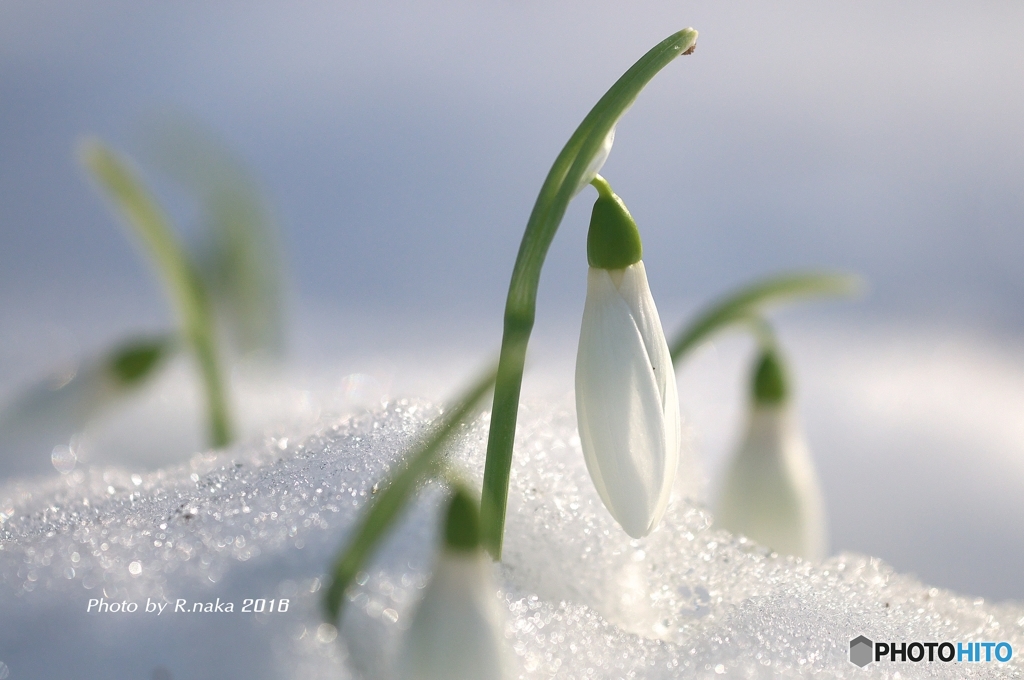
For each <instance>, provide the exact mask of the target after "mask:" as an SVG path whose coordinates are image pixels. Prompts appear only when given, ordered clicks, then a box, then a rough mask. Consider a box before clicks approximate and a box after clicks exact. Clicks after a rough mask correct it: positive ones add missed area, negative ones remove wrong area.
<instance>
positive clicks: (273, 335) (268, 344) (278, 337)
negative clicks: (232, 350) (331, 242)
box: [147, 119, 285, 359]
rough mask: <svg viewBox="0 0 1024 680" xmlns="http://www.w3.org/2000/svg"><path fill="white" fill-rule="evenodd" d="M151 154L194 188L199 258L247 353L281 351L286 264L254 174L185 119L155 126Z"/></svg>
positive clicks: (268, 354)
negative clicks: (199, 232) (200, 218)
mask: <svg viewBox="0 0 1024 680" xmlns="http://www.w3.org/2000/svg"><path fill="white" fill-rule="evenodd" d="M152 137H153V139H152V141H151V143H150V144H148V145H147V146H148V147H149V153H148V154H147V156H148V158H149V159H150V160H151V162H152V163H153V164H154V165H155V167H156V168H157V169H158V170H160V171H161V172H163V173H165V174H166V175H167V176H168V177H170V178H171V179H172V180H174V181H175V182H177V183H178V184H180V185H181V186H182V187H184V188H185V189H186V190H188V191H189V192H191V193H192V194H194V195H195V196H196V197H197V198H198V199H199V203H200V208H201V211H202V213H203V220H204V222H205V226H206V229H205V231H204V232H203V240H202V242H201V243H200V244H199V250H198V252H197V262H198V264H199V271H200V273H201V274H202V276H203V279H204V280H205V282H206V284H207V287H208V290H209V291H210V294H211V296H212V297H213V300H214V303H215V305H216V307H217V309H218V311H219V312H220V313H221V314H222V316H223V318H224V319H225V320H226V321H227V323H228V328H229V330H230V337H231V339H232V341H233V343H234V345H235V346H236V348H237V350H238V351H239V352H240V353H242V354H250V353H253V352H255V353H258V354H259V355H261V356H264V357H269V358H274V359H280V358H281V356H282V355H283V353H284V344H285V323H284V273H283V271H284V266H283V258H282V255H281V247H280V239H279V236H278V230H277V225H276V223H275V220H274V218H273V215H272V213H271V210H270V208H269V207H268V205H267V203H266V201H265V200H264V198H263V195H262V193H261V191H260V189H259V188H258V186H257V184H256V182H255V180H254V179H253V178H252V176H251V175H250V174H249V172H248V171H247V170H246V168H245V166H244V165H243V164H242V163H241V162H240V161H239V160H237V159H236V158H235V156H234V155H233V154H232V153H231V151H230V150H229V149H228V147H227V146H226V145H224V144H223V143H221V142H219V141H218V140H217V139H216V137H215V135H214V134H213V133H212V132H209V131H206V130H204V129H203V128H202V127H201V126H200V125H198V124H197V123H194V122H191V121H187V120H184V119H167V120H164V121H162V122H161V123H160V124H159V125H158V126H157V127H156V128H155V130H154V134H153V135H152Z"/></svg>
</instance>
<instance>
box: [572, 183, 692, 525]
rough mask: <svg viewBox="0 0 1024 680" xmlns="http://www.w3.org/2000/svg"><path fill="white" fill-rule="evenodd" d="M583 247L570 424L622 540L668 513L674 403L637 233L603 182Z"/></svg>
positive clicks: (676, 426)
mask: <svg viewBox="0 0 1024 680" xmlns="http://www.w3.org/2000/svg"><path fill="white" fill-rule="evenodd" d="M594 184H595V186H596V187H597V188H598V191H599V192H600V194H601V195H600V196H599V198H598V199H597V203H595V205H594V211H593V213H592V216H591V223H590V233H589V234H588V237H587V257H588V260H589V262H590V271H589V273H588V274H587V300H586V303H585V305H584V309H583V323H582V328H581V330H580V343H579V350H578V352H577V355H576V416H577V421H578V425H579V432H580V444H581V447H582V449H583V457H584V460H585V461H586V464H587V470H588V471H589V472H590V477H591V479H593V481H594V486H595V487H596V488H597V492H598V494H599V495H600V496H601V500H602V501H603V502H604V504H605V507H607V508H608V511H609V512H610V513H611V515H612V517H614V518H615V520H616V521H617V522H618V523H619V524H620V525H621V526H622V528H623V529H624V530H625V531H626V533H627V534H629V535H630V536H632V537H634V538H640V537H642V536H646V535H647V534H649V533H650V532H651V531H652V530H653V529H654V527H655V526H657V524H658V522H659V521H660V520H661V517H662V515H664V513H665V509H666V508H667V507H668V501H669V496H670V494H671V491H672V483H673V481H674V479H675V474H676V467H677V464H678V460H679V441H680V422H679V397H678V394H677V392H676V378H675V371H674V369H673V367H672V358H671V356H670V354H669V349H668V343H667V342H666V341H665V332H664V330H663V329H662V326H661V320H660V318H659V317H658V310H657V308H656V307H655V305H654V299H653V298H652V296H651V290H650V287H649V286H648V284H647V272H646V270H645V269H644V263H643V262H642V261H641V260H640V257H641V255H642V254H643V249H642V245H641V242H640V235H639V232H638V231H637V228H636V224H635V222H634V221H633V218H632V217H631V216H630V214H629V211H628V210H626V206H625V205H624V204H623V203H622V200H621V199H620V198H619V197H618V196H616V195H615V194H614V193H612V191H611V188H610V187H609V186H608V184H607V182H605V181H604V179H603V178H601V177H598V178H597V179H596V180H595V182H594Z"/></svg>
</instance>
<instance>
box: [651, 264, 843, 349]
mask: <svg viewBox="0 0 1024 680" xmlns="http://www.w3.org/2000/svg"><path fill="white" fill-rule="evenodd" d="M860 285H861V284H860V279H858V278H857V277H855V276H849V275H846V274H829V273H818V272H811V273H797V274H783V275H781V276H772V277H768V278H766V279H762V280H760V281H755V282H754V283H752V284H750V285H748V286H744V287H743V288H741V289H739V290H737V291H734V292H732V293H729V294H727V295H725V296H724V297H723V298H721V299H719V300H717V301H715V302H713V303H712V304H711V305H709V306H708V307H706V308H705V309H704V310H703V311H701V312H700V313H699V314H698V315H697V318H695V319H694V320H693V321H691V322H690V323H689V324H688V325H687V326H686V327H685V328H683V329H682V330H681V331H680V332H679V333H677V334H676V336H675V338H674V339H673V340H672V341H671V342H669V352H670V353H671V354H672V363H673V364H674V365H675V367H676V368H679V364H680V363H681V362H682V360H683V358H684V357H685V356H686V355H687V354H688V353H689V352H690V351H691V350H693V349H695V348H696V347H697V346H698V345H700V344H701V343H702V342H704V341H705V340H707V339H708V338H709V337H711V335H713V334H714V333H716V332H718V331H720V330H723V329H724V328H727V327H730V326H734V325H737V324H742V323H746V322H749V321H750V320H751V318H752V317H756V316H757V315H758V314H759V313H760V310H761V308H762V307H764V306H765V305H768V304H771V303H777V302H782V301H785V300H788V299H792V298H799V297H813V296H825V295H850V294H852V293H854V292H856V291H857V290H859V289H860Z"/></svg>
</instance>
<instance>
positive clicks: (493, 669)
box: [398, 489, 505, 680]
mask: <svg viewBox="0 0 1024 680" xmlns="http://www.w3.org/2000/svg"><path fill="white" fill-rule="evenodd" d="M492 568H493V567H492V562H491V560H490V558H489V557H488V556H487V553H485V552H484V550H483V548H482V547H481V545H480V520H479V516H478V512H477V509H476V504H475V503H474V501H473V500H472V499H471V498H470V496H469V494H468V493H467V492H466V491H464V490H462V489H457V490H456V492H455V495H454V496H453V497H452V500H451V503H450V504H449V506H448V514H447V518H446V520H445V527H444V546H443V548H442V550H441V553H440V555H439V556H438V559H437V563H436V564H435V566H434V575H433V577H432V578H431V580H430V583H429V584H427V587H426V592H425V593H424V596H423V600H422V601H421V602H420V604H419V608H418V609H417V610H416V614H415V615H414V617H413V620H412V624H411V625H410V627H409V630H408V631H407V632H406V635H405V639H404V641H403V646H402V649H401V652H400V656H399V659H398V671H399V678H401V680H501V678H503V677H505V675H504V667H503V666H504V639H503V637H502V630H501V623H500V617H499V615H498V609H497V600H496V599H495V593H496V589H495V586H494V583H493V581H492V577H491V569H492Z"/></svg>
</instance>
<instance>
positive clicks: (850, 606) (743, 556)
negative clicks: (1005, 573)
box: [0, 400, 1024, 680]
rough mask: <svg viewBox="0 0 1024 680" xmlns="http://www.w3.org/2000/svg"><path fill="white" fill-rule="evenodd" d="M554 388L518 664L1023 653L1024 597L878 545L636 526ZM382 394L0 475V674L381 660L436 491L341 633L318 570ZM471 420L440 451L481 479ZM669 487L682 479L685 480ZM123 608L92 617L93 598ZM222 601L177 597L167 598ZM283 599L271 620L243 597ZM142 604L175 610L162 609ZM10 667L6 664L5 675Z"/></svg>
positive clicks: (506, 573)
mask: <svg viewBox="0 0 1024 680" xmlns="http://www.w3.org/2000/svg"><path fill="white" fill-rule="evenodd" d="M569 404H570V403H569V402H559V401H555V402H551V401H545V402H534V403H531V404H528V405H524V406H523V407H522V409H521V415H520V429H519V434H518V438H517V452H516V457H515V463H514V473H513V477H512V491H511V493H510V504H509V520H508V526H507V538H506V546H505V556H504V562H503V564H502V565H500V566H496V567H495V576H496V579H497V584H498V588H499V589H498V591H497V592H496V593H495V597H496V598H499V599H500V601H501V602H502V603H504V609H505V611H506V612H507V624H506V637H507V639H508V643H509V648H510V650H511V653H510V657H511V658H512V659H513V661H514V665H515V671H516V675H518V676H519V677H523V678H547V677H558V678H573V679H576V680H579V679H581V678H627V677H628V678H677V677H780V676H781V677H786V676H805V675H806V676H811V675H820V676H824V677H846V678H860V677H865V678H867V677H894V678H895V677H957V678H960V677H1021V664H1020V662H1019V660H1018V659H1019V657H1017V656H1016V655H1015V657H1014V659H1013V660H1012V661H1011V662H1010V663H1006V664H1001V663H989V664H956V663H951V664H946V663H933V664H927V663H922V664H872V665H871V666H868V667H867V668H865V669H860V668H857V667H855V666H853V665H852V664H850V663H849V661H848V660H847V654H848V648H849V647H848V646H849V640H850V639H852V638H854V637H856V636H858V635H861V634H864V635H867V636H868V637H869V638H871V639H873V640H895V641H900V640H906V641H913V640H922V641H928V640H938V641H942V640H950V641H953V642H957V641H970V640H981V641H1002V640H1006V641H1008V642H1010V643H1011V644H1013V646H1014V650H1015V652H1017V653H1018V654H1019V653H1020V652H1019V650H1024V605H1020V604H991V603H987V602H985V601H984V600H981V599H974V598H970V597H963V596H959V595H957V594H954V593H952V592H949V591H946V590H940V589H936V588H930V587H928V586H927V585H924V584H922V583H920V582H919V581H917V580H915V579H914V578H911V577H908V576H903V575H900V574H897V573H894V572H893V570H892V569H891V568H889V567H888V566H887V565H886V564H885V563H883V562H881V561H880V560H877V559H873V558H868V557H864V556H861V555H855V554H841V555H838V556H836V557H833V558H831V559H829V560H827V561H825V562H824V563H821V564H810V563H808V562H803V561H800V560H796V559H793V558H787V557H780V556H778V555H774V554H770V553H769V552H768V551H766V550H765V549H764V548H761V547H760V546H757V545H755V544H753V543H751V542H749V541H747V540H746V539H743V538H736V537H733V536H731V535H729V534H727V533H725V532H721V531H718V530H715V529H714V528H713V527H712V526H711V523H712V518H711V516H710V514H709V513H708V512H707V511H706V510H704V509H703V508H702V507H701V506H699V505H697V504H695V503H692V502H690V501H688V500H686V499H684V498H677V499H676V500H675V501H674V502H673V504H672V506H671V507H670V509H669V511H668V513H667V515H666V518H665V521H664V522H663V524H662V525H661V527H660V528H659V529H658V530H656V531H655V532H654V533H653V534H652V535H650V536H649V537H647V538H645V539H642V540H631V539H629V537H628V536H626V535H625V533H624V532H622V531H621V530H620V529H619V528H618V527H617V526H616V525H615V524H614V522H613V520H612V519H611V517H610V516H609V515H608V513H607V512H606V511H605V509H604V508H603V506H602V505H601V504H600V501H599V499H598V497H597V495H596V492H595V491H594V489H593V487H592V485H591V483H590V480H589V478H588V477H587V474H586V470H585V467H584V464H583V458H582V454H581V452H580V450H579V440H578V437H577V435H576V428H575V419H574V415H573V412H572V409H571V406H570V405H569ZM437 413H438V411H437V409H436V408H435V407H433V406H431V405H430V404H429V403H427V402H417V401H410V400H400V401H396V402H392V403H390V404H387V405H386V406H384V407H382V408H380V409H376V410H374V411H372V412H370V411H364V412H362V413H360V414H357V415H351V416H348V417H345V418H341V419H337V418H334V419H323V420H321V421H319V423H317V424H315V425H305V426H303V427H301V428H300V427H298V426H296V427H294V428H293V430H292V431H288V429H287V428H283V429H279V430H278V431H276V432H274V433H272V434H267V435H265V436H263V437H261V438H257V439H254V440H251V441H249V442H248V443H245V444H240V445H238V446H236V447H235V448H233V449H231V450H229V451H227V452H225V453H222V454H220V455H212V454H210V455H196V456H194V457H193V458H192V459H191V460H190V461H189V462H188V463H187V464H184V465H179V466H174V467H165V468H163V469H160V470H157V471H155V472H151V473H147V474H144V475H143V474H131V473H129V472H128V471H127V470H124V469H121V468H97V467H91V468H87V469H85V470H75V471H72V472H71V473H68V474H67V475H64V476H62V477H60V478H57V479H48V480H39V481H21V482H15V483H12V484H8V485H7V486H4V487H0V662H2V663H3V664H5V666H2V667H0V672H7V673H9V677H10V678H12V679H15V680H17V679H19V678H63V677H69V678H70V677H74V678H108V677H110V678H114V677H117V678H128V677H133V678H154V679H157V678H159V679H161V680H167V679H168V678H176V679H183V678H224V677H246V678H303V679H312V678H349V677H360V675H362V676H363V677H368V678H386V677H389V673H390V669H389V663H390V660H391V659H392V657H393V655H394V650H395V647H396V643H397V641H398V639H399V635H400V633H401V631H402V630H403V627H404V626H405V625H406V624H407V622H408V621H409V619H410V616H411V610H412V607H413V606H414V604H415V601H416V598H417V593H418V591H419V590H420V589H421V588H422V587H423V585H424V583H425V580H426V578H427V576H428V573H429V569H430V564H431V560H432V554H433V546H434V544H435V523H436V511H437V506H438V504H439V499H440V493H439V491H438V489H437V488H436V487H428V488H427V489H425V490H424V492H423V493H421V494H420V497H419V499H418V501H417V503H416V506H415V508H414V509H413V510H411V511H410V512H408V513H407V515H406V517H405V519H404V520H403V522H402V524H401V526H400V527H399V528H398V530H397V531H396V532H395V534H394V535H393V536H392V537H391V538H390V539H389V541H388V542H387V543H386V544H385V545H384V546H383V548H382V549H381V551H380V553H379V555H378V556H377V558H376V559H375V561H374V563H373V564H372V566H371V567H370V568H368V569H367V571H366V573H365V574H361V575H360V577H359V578H358V579H357V580H358V581H359V584H358V585H357V586H355V587H354V588H353V589H352V591H351V592H350V594H349V600H350V601H349V603H348V606H347V611H346V614H345V616H344V618H343V620H342V622H341V625H340V631H339V630H338V629H335V628H334V627H333V626H332V625H330V624H325V623H324V622H323V619H322V618H321V614H320V610H319V608H318V607H319V598H320V597H321V595H322V587H323V582H324V573H325V571H326V569H327V565H328V564H329V562H330V560H331V557H332V555H333V554H334V552H335V551H336V549H337V548H338V546H339V545H341V544H342V543H343V542H344V539H345V537H346V534H347V532H348V530H349V529H350V527H351V526H352V523H353V521H354V520H355V518H356V517H357V516H358V513H359V510H360V508H361V507H362V505H363V504H364V503H365V501H366V499H367V497H368V496H369V495H370V494H372V492H373V485H374V483H375V482H376V481H377V480H379V479H380V478H381V477H383V476H384V474H385V473H386V472H387V470H388V469H389V468H390V466H392V465H393V464H394V463H395V461H396V460H398V458H399V456H400V454H401V452H402V451H403V450H404V449H405V447H406V446H408V445H409V443H410V442H412V441H413V440H414V438H415V436H416V435H417V433H419V432H421V431H422V429H423V427H424V425H425V424H426V423H428V422H429V421H430V420H431V419H432V418H433V417H435V416H436V415H437ZM486 431H487V416H486V414H485V415H483V416H481V417H480V418H479V419H478V420H477V421H476V422H475V423H473V424H472V425H469V426H466V427H465V428H464V431H463V432H462V433H461V434H460V436H459V439H458V441H457V442H456V443H455V445H453V447H452V450H451V452H450V457H451V460H452V462H453V463H454V464H456V465H458V466H460V467H461V468H462V469H464V470H465V471H466V473H467V474H468V475H469V476H470V478H476V479H479V477H480V474H481V470H482V462H483V452H484V446H485V440H486ZM680 488H683V489H685V488H686V484H685V481H684V482H683V483H682V486H681V487H680ZM99 598H105V600H106V601H108V602H110V601H116V602H121V601H130V602H136V603H138V604H139V611H137V612H134V613H102V614H88V613H86V609H87V606H88V602H89V600H90V599H99ZM178 598H184V599H185V600H186V601H187V602H188V606H189V607H191V605H192V603H193V602H197V601H199V602H208V601H215V600H216V598H220V599H221V601H222V602H224V601H231V602H234V603H235V610H236V611H235V612H234V613H230V614H227V613H225V614H217V613H180V612H179V613H173V612H172V611H171V610H172V608H173V603H174V602H175V600H177V599H178ZM244 598H254V599H255V598H265V599H268V600H269V599H272V598H278V599H279V598H287V599H288V600H289V604H290V606H289V609H288V611H287V612H285V613H277V612H275V613H273V614H270V613H262V614H250V613H240V612H239V611H238V610H239V608H240V606H241V603H242V601H243V599H244ZM147 601H154V602H157V601H158V602H170V603H172V604H171V605H170V606H169V607H168V608H167V609H166V610H165V611H164V613H163V614H161V615H157V614H155V613H146V612H145V611H143V610H144V609H145V606H146V603H147ZM4 668H6V669H7V670H6V671H4Z"/></svg>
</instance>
